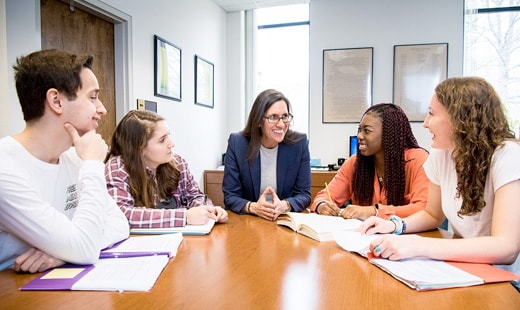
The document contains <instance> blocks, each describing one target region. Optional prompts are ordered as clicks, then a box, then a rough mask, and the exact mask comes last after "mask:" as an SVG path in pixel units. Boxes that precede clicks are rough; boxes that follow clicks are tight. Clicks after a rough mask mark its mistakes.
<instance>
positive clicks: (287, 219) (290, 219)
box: [276, 212, 362, 242]
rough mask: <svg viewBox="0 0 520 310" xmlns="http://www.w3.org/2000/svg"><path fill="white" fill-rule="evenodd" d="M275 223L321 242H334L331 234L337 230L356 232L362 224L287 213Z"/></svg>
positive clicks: (349, 220) (334, 217)
mask: <svg viewBox="0 0 520 310" xmlns="http://www.w3.org/2000/svg"><path fill="white" fill-rule="evenodd" d="M276 223H277V224H278V225H282V226H287V227H289V228H290V229H292V230H294V231H295V232H297V233H300V234H302V235H304V236H307V237H309V238H312V239H314V240H317V241H320V242H322V241H331V240H334V238H333V237H332V234H331V232H333V231H337V230H340V231H341V230H356V229H357V228H358V227H359V225H361V223H362V222H361V221H360V220H357V219H344V218H342V217H340V216H329V215H319V214H316V213H297V212H288V213H284V214H281V215H280V216H279V217H278V220H277V221H276Z"/></svg>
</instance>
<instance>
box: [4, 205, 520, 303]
mask: <svg viewBox="0 0 520 310" xmlns="http://www.w3.org/2000/svg"><path fill="white" fill-rule="evenodd" d="M426 235H429V236H435V237H439V236H441V233H440V232H439V231H434V232H429V233H427V234H426ZM34 277H35V275H29V274H17V273H15V272H13V271H11V270H6V271H2V272H0V309H17V310H19V309H89V310H91V309H520V293H518V292H516V290H515V289H514V288H513V287H512V285H511V284H509V283H498V284H486V285H480V286H473V287H467V288H454V289H445V290H437V291H427V292H416V291H414V290H412V289H410V288H408V287H407V286H405V285H404V284H402V283H401V282H399V281H397V280H395V279H394V278H392V277H391V276H390V275H388V274H387V273H385V272H383V271H382V270H380V269H379V268H377V267H375V266H373V265H371V264H370V263H369V262H368V261H367V260H366V259H365V258H362V257H361V256H358V255H356V254H353V253H348V252H346V251H344V250H342V249H341V248H339V247H338V246H337V245H336V243H335V242H334V241H331V242H322V243H319V242H317V241H314V240H312V239H310V238H307V237H304V236H301V235H299V234H296V233H294V232H292V231H291V230H289V229H288V228H285V227H282V226H278V225H276V223H274V222H269V221H266V220H262V219H260V218H257V217H254V216H248V215H242V216H239V215H236V214H233V213H230V217H229V222H228V223H227V224H217V225H216V226H215V227H214V228H213V231H212V232H211V233H210V234H209V235H208V236H202V237H200V236H198V237H197V236H191V237H188V236H186V237H185V238H184V240H183V242H182V243H181V246H180V248H179V251H178V253H177V256H176V257H175V258H173V259H172V260H171V261H170V263H169V264H168V265H167V266H166V268H165V269H164V270H163V273H162V274H161V276H160V277H159V279H158V281H157V283H156V284H155V286H154V287H153V289H152V290H151V291H150V292H123V293H119V292H96V291H19V290H18V289H19V288H20V287H21V286H22V285H24V284H25V283H27V282H28V281H29V280H31V279H33V278H34Z"/></svg>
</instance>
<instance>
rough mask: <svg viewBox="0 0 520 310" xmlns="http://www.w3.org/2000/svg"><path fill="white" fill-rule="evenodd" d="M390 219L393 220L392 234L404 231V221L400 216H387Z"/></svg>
mask: <svg viewBox="0 0 520 310" xmlns="http://www.w3.org/2000/svg"><path fill="white" fill-rule="evenodd" d="M389 220H390V221H392V222H394V224H395V230H394V232H393V234H396V235H401V234H404V233H405V232H406V223H405V222H404V221H403V219H402V218H400V217H399V216H397V215H392V216H390V218H389Z"/></svg>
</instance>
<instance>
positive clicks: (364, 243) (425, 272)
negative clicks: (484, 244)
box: [333, 231, 520, 291]
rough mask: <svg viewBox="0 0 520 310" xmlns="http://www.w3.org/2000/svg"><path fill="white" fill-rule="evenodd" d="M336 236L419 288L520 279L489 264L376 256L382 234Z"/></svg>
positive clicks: (343, 233)
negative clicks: (372, 249) (372, 250)
mask: <svg viewBox="0 0 520 310" xmlns="http://www.w3.org/2000/svg"><path fill="white" fill-rule="evenodd" d="M333 237H334V240H336V243H337V244H338V245H339V246H340V247H342V248H343V249H345V250H346V251H349V252H356V253H358V254H360V255H362V256H364V257H368V259H369V261H370V263H372V264H374V265H376V266H377V267H379V268H381V269H382V270H384V271H386V272H387V273H389V274H390V275H391V276H392V277H394V278H396V279H397V280H399V281H401V282H403V283H404V284H406V285H408V286H409V287H411V288H413V289H416V290H418V291H423V290H434V289H443V288H451V287H463V286H471V285H478V284H484V283H494V282H507V281H513V280H520V276H518V275H515V274H513V273H511V272H508V271H505V270H503V269H500V268H497V267H495V266H493V265H489V264H478V263H463V262H445V261H439V260H433V259H426V258H411V259H403V260H398V261H392V260H388V259H384V258H375V257H374V256H373V255H372V254H371V253H370V252H369V245H370V242H371V241H372V240H374V239H375V238H379V237H381V235H364V234H361V233H360V232H355V231H336V232H333Z"/></svg>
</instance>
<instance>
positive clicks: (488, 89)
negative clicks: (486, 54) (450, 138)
mask: <svg viewBox="0 0 520 310" xmlns="http://www.w3.org/2000/svg"><path fill="white" fill-rule="evenodd" d="M435 96H436V97H437V100H439V102H440V103H441V104H442V105H443V106H445V107H446V108H447V110H448V114H449V115H450V118H451V123H452V125H453V135H454V142H455V148H454V151H453V153H452V158H453V161H454V162H455V170H456V172H457V197H462V206H461V208H460V210H459V212H458V213H457V214H458V215H459V216H462V215H474V214H476V213H478V212H480V211H482V208H484V207H485V206H486V202H485V200H484V187H485V185H486V178H487V175H488V172H489V169H490V166H491V158H492V156H493V154H494V152H495V149H496V148H497V147H499V146H500V145H502V144H503V142H504V140H506V139H514V138H515V134H514V133H513V131H512V130H511V129H510V127H509V124H508V122H507V118H506V115H505V113H504V110H503V106H502V103H501V102H500V98H499V96H498V95H497V93H496V92H495V90H494V89H493V87H492V86H491V85H490V84H489V83H488V82H487V81H486V80H484V79H483V78H480V77H459V78H450V79H447V80H445V81H443V82H441V83H440V84H439V85H438V86H437V87H436V88H435Z"/></svg>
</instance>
